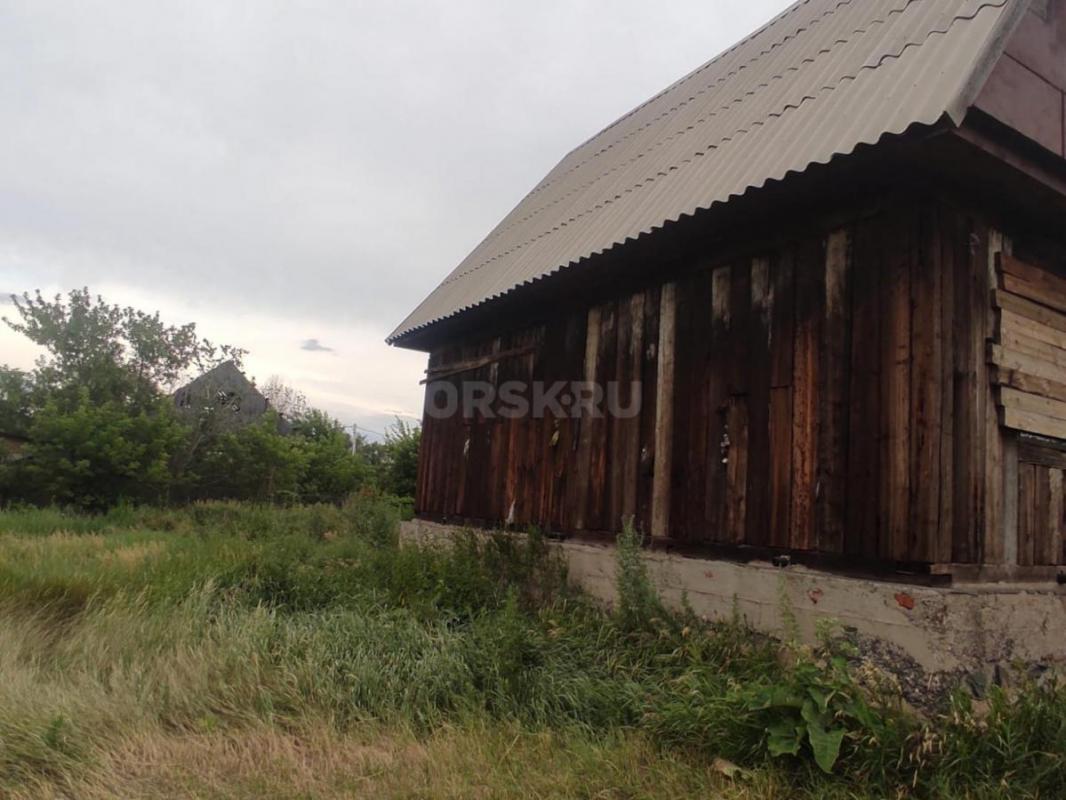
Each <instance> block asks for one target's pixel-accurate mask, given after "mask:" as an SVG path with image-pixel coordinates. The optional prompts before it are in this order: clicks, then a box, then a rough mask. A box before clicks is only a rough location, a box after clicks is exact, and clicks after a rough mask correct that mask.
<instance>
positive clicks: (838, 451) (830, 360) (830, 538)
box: [816, 229, 851, 553]
mask: <svg viewBox="0 0 1066 800" xmlns="http://www.w3.org/2000/svg"><path fill="white" fill-rule="evenodd" d="M850 281H851V232H850V231H849V230H847V229H840V230H836V231H833V232H832V233H831V234H830V235H829V239H828V241H827V243H826V256H825V328H824V331H823V334H822V341H823V350H822V360H823V364H822V369H821V376H820V377H821V387H820V396H821V398H822V399H821V403H820V414H819V423H820V428H821V431H820V433H819V436H818V492H817V512H816V528H817V532H818V540H817V541H818V549H819V550H821V551H822V552H827V553H843V552H844V527H845V520H846V513H847V492H848V475H847V466H848V422H849V409H850V406H849V393H850V389H851V386H850V383H849V379H848V378H849V376H848V368H849V357H850V342H851V297H850V292H851V287H850Z"/></svg>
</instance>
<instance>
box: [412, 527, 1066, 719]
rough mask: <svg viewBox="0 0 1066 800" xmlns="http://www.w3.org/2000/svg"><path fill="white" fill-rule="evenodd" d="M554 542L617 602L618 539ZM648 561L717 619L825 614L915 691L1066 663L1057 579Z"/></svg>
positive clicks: (419, 533)
mask: <svg viewBox="0 0 1066 800" xmlns="http://www.w3.org/2000/svg"><path fill="white" fill-rule="evenodd" d="M456 530H457V529H456V528H452V527H450V526H446V525H438V524H435V523H430V522H424V521H420V520H414V521H412V522H408V523H404V529H403V536H404V537H406V538H409V539H417V540H421V541H425V540H427V539H428V540H436V541H446V540H447V539H448V538H449V537H450V536H451V535H453V534H454V533H455V532H456ZM552 546H553V547H555V548H557V549H558V551H559V552H560V553H561V554H562V555H563V557H564V558H565V560H566V562H567V564H568V567H569V574H570V579H571V580H572V581H573V582H574V583H575V584H577V585H578V586H580V587H581V588H582V589H584V590H585V591H586V592H587V593H588V594H590V595H591V596H593V597H596V598H598V599H600V600H602V601H604V602H605V603H608V604H610V603H613V602H614V600H615V597H616V592H615V583H614V576H615V558H614V548H613V547H611V546H609V545H597V544H589V543H583V542H575V541H563V542H553V544H552ZM645 561H646V563H647V565H648V570H649V574H650V575H651V577H652V579H653V581H654V582H655V585H656V586H657V587H658V589H659V592H660V594H661V596H662V598H663V599H664V600H665V601H666V602H667V603H668V604H670V605H673V606H675V607H676V606H680V605H681V603H682V598H685V600H686V601H687V603H688V605H689V607H691V608H692V609H693V610H694V611H695V612H696V613H697V614H699V615H701V616H703V617H704V618H706V619H707V620H709V621H724V620H729V619H732V618H733V617H734V615H739V617H740V618H741V619H742V620H743V621H744V622H746V623H747V624H748V625H750V626H751V627H752V628H753V629H755V630H757V631H760V632H763V633H766V634H769V635H773V636H782V635H786V634H787V633H788V628H789V627H790V625H792V624H793V623H790V622H789V617H791V618H793V619H794V620H795V623H794V625H795V627H798V633H799V635H800V637H801V638H802V639H803V640H806V641H808V642H813V641H814V639H815V632H816V629H817V627H818V625H819V623H820V622H822V621H827V622H836V623H838V624H839V625H841V626H843V627H844V629H845V630H847V631H848V632H849V633H850V634H851V635H852V636H853V638H855V640H856V641H857V642H858V643H859V644H860V646H861V648H862V650H863V651H864V652H865V653H866V654H867V655H868V656H870V657H871V658H873V659H874V660H876V661H877V662H878V663H879V665H880V666H882V667H884V668H886V669H888V670H889V671H891V672H893V673H895V674H896V675H897V676H898V677H899V678H900V679H901V682H902V683H903V684H904V688H905V690H907V689H909V690H910V691H908V692H907V693H908V694H914V695H922V694H927V693H928V692H930V691H934V692H935V691H936V690H937V687H944V686H947V685H954V684H957V683H958V682H959V679H960V678H964V679H967V680H970V681H971V682H977V683H980V682H982V681H985V680H994V679H996V678H997V677H998V676H1001V675H1003V674H1005V673H1006V672H1007V671H1008V670H1006V669H1005V668H1007V667H1011V668H1013V667H1017V666H1018V665H1026V666H1027V667H1028V668H1031V669H1036V670H1038V671H1039V670H1044V669H1053V668H1054V669H1057V668H1061V667H1063V666H1066V587H1062V586H1058V585H1056V584H1053V583H1048V584H1046V585H1045V584H1018V585H1014V584H986V583H982V584H972V585H957V584H956V585H953V586H951V587H945V588H940V587H924V586H910V585H905V584H900V583H891V582H886V581H877V580H869V579H861V578H848V577H843V576H839V575H831V574H826V573H822V572H818V571H815V570H811V569H807V568H804V567H800V566H791V567H786V568H778V567H774V566H773V565H771V564H768V563H749V564H737V563H731V562H726V561H713V560H705V559H700V558H690V557H686V556H680V555H673V554H669V553H662V552H648V553H646V554H645ZM916 699H917V697H916Z"/></svg>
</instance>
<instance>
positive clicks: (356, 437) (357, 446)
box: [352, 422, 359, 456]
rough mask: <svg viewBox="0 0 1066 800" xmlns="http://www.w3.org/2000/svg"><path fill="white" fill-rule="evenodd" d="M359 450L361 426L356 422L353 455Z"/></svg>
mask: <svg viewBox="0 0 1066 800" xmlns="http://www.w3.org/2000/svg"><path fill="white" fill-rule="evenodd" d="M358 450H359V426H358V425H356V424H355V423H354V422H353V423H352V455H353V456H354V455H355V454H356V452H358Z"/></svg>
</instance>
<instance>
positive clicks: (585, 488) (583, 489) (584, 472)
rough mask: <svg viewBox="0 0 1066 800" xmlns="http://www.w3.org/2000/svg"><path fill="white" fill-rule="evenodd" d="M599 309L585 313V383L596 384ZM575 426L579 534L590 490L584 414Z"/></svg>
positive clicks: (589, 434)
mask: <svg viewBox="0 0 1066 800" xmlns="http://www.w3.org/2000/svg"><path fill="white" fill-rule="evenodd" d="M600 324H601V310H600V308H599V307H598V306H596V307H593V308H590V309H589V311H588V327H587V328H586V333H585V362H584V371H583V375H582V380H583V381H584V382H585V384H586V385H587V384H591V383H594V382H595V381H596V360H597V358H598V356H599V352H600ZM576 424H577V426H578V430H579V433H578V448H577V470H576V480H575V484H574V491H575V507H574V527H575V529H577V530H579V531H582V530H585V529H586V527H587V520H588V515H589V503H590V501H591V497H590V494H591V491H590V486H589V481H590V479H591V477H592V448H593V446H594V442H593V433H594V430H593V425H592V419H591V418H590V417H589V415H588V414H586V413H582V414H581V416H580V417H579V418H578V419H576Z"/></svg>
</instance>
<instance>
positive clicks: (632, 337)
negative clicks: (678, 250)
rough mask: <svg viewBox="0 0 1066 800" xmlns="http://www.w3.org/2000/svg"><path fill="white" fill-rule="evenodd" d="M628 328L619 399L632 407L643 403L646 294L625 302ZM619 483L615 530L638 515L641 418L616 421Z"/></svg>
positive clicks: (622, 338) (621, 349)
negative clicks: (626, 520) (641, 382)
mask: <svg viewBox="0 0 1066 800" xmlns="http://www.w3.org/2000/svg"><path fill="white" fill-rule="evenodd" d="M624 306H625V312H624V314H623V317H624V329H623V321H622V320H620V322H619V327H618V370H617V372H618V381H619V390H618V399H619V402H620V404H621V405H623V406H624V407H625V408H629V407H630V406H631V405H632V404H634V403H639V402H640V397H639V396H638V395H636V393H637V392H639V391H640V375H641V365H642V363H643V358H644V292H637V293H636V294H634V295H632V296H631V297H630V298H628V299H627V300H626V301H625V304H624ZM614 440H615V442H616V459H617V460H618V461H619V462H620V463H619V464H617V465H616V467H615V469H614V473H613V474H614V476H615V482H614V486H613V489H612V501H611V511H612V519H611V522H612V524H613V526H614V528H613V529H614V530H621V520H622V519H630V518H635V517H636V514H637V497H638V486H637V484H638V478H639V471H640V416H639V414H638V415H637V416H634V417H631V418H629V419H622V420H617V421H616V435H615V439H614Z"/></svg>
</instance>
